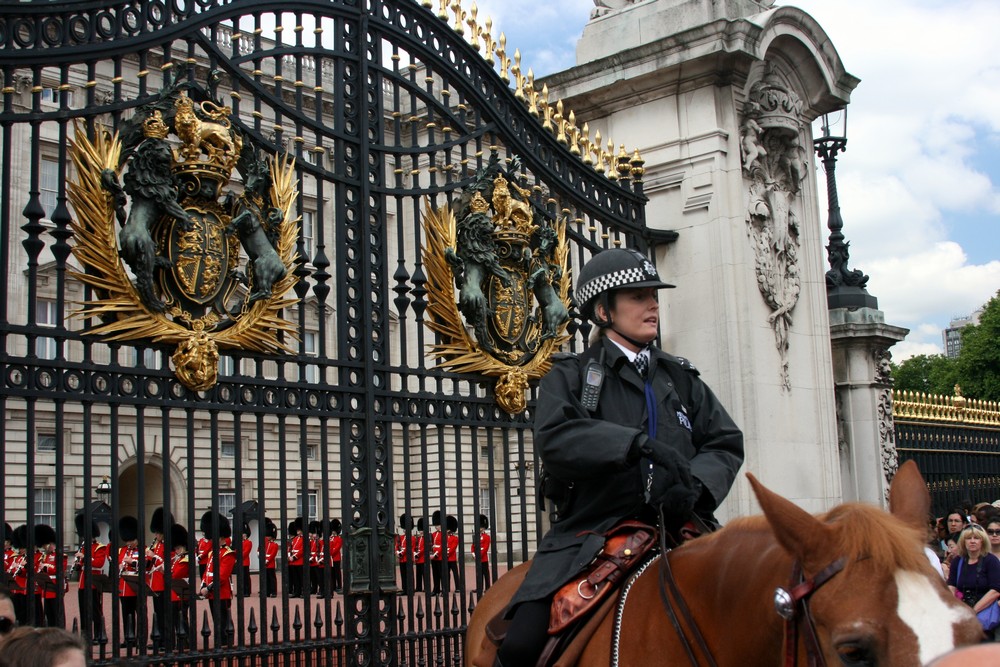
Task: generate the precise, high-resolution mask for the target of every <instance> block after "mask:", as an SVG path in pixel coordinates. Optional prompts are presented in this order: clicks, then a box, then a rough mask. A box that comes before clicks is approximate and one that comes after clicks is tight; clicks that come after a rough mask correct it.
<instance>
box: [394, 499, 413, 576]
mask: <svg viewBox="0 0 1000 667" xmlns="http://www.w3.org/2000/svg"><path fill="white" fill-rule="evenodd" d="M411 530H413V519H411V518H410V515H409V514H400V515H399V533H398V534H397V535H396V561H397V562H398V563H399V583H400V586H401V587H402V589H403V595H410V594H412V593H413V581H412V580H413V566H412V565H410V560H411V556H412V550H413V538H412V537H411V536H410V531H411Z"/></svg>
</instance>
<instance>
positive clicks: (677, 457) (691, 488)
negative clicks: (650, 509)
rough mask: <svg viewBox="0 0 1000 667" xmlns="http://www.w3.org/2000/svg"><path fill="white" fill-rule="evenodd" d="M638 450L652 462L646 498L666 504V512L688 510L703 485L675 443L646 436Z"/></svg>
mask: <svg viewBox="0 0 1000 667" xmlns="http://www.w3.org/2000/svg"><path fill="white" fill-rule="evenodd" d="M636 450H637V452H636V453H637V454H638V455H639V456H641V457H643V458H646V459H649V460H650V461H652V463H653V469H652V479H651V480H649V482H648V483H649V487H648V493H647V496H646V501H647V502H648V503H649V504H650V505H653V506H657V505H663V509H664V511H665V512H666V513H667V514H671V515H674V516H679V517H683V516H685V515H687V514H689V513H690V512H691V510H692V509H694V504H695V502H696V501H697V500H698V496H699V495H700V493H701V489H700V486H701V485H700V484H699V483H698V482H697V480H695V479H694V478H693V477H692V476H691V464H690V462H689V461H688V460H687V459H686V458H684V457H683V456H682V455H681V454H680V453H678V452H677V451H676V450H675V449H674V448H673V447H670V446H669V445H667V444H665V443H662V442H659V441H657V440H651V439H649V438H647V437H642V438H640V439H639V441H638V442H637V443H636Z"/></svg>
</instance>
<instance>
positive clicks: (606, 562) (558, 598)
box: [549, 521, 656, 635]
mask: <svg viewBox="0 0 1000 667" xmlns="http://www.w3.org/2000/svg"><path fill="white" fill-rule="evenodd" d="M655 535H656V531H655V530H654V529H653V528H652V527H651V526H648V525H646V524H644V523H639V522H637V521H625V522H622V523H620V524H618V525H617V526H615V527H614V528H612V529H611V530H609V531H608V532H607V533H606V535H605V541H604V548H603V549H602V550H601V552H600V553H599V554H598V555H597V556H596V557H595V558H594V560H593V562H592V563H591V565H590V567H589V568H588V569H587V571H586V572H584V573H583V574H584V576H582V577H580V578H577V579H574V580H573V581H570V582H569V583H568V584H566V585H564V586H563V587H562V588H560V589H559V590H558V591H556V594H555V596H554V597H553V598H552V611H551V613H550V615H549V634H550V635H555V634H559V633H560V632H562V631H563V630H565V629H566V628H568V627H569V626H571V625H572V624H573V623H575V622H576V621H577V619H579V618H581V617H582V616H584V615H586V614H587V613H589V612H590V611H591V610H592V609H593V608H594V607H595V606H597V605H598V604H599V603H600V602H601V600H603V599H604V598H605V597H606V596H607V595H608V594H609V593H610V592H611V590H612V589H614V588H615V585H616V584H617V583H618V582H619V581H621V580H622V578H623V577H624V576H625V574H627V573H628V572H629V570H631V569H632V568H634V567H635V566H636V565H638V564H639V562H640V561H641V560H642V557H643V556H645V555H646V553H647V552H649V550H650V549H652V548H653V545H654V544H655V543H656V538H655Z"/></svg>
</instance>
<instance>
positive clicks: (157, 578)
mask: <svg viewBox="0 0 1000 667" xmlns="http://www.w3.org/2000/svg"><path fill="white" fill-rule="evenodd" d="M172 523H173V519H172V518H171V517H170V514H169V513H167V515H166V517H165V518H164V512H163V508H162V507H157V508H156V509H155V510H153V516H152V518H151V519H150V521H149V532H151V533H152V534H153V542H152V544H150V545H149V546H148V547H146V583H147V584H149V589H150V590H151V591H153V643H154V644H155V643H157V641H162V639H163V638H164V637H165V636H166V630H167V615H168V613H167V596H166V594H165V590H166V577H164V573H163V570H164V568H165V567H166V562H167V561H166V544H164V541H163V538H164V535H165V531H166V526H168V525H170V524H172ZM155 648H159V646H154V649H155Z"/></svg>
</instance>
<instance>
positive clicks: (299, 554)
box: [285, 517, 306, 598]
mask: <svg viewBox="0 0 1000 667" xmlns="http://www.w3.org/2000/svg"><path fill="white" fill-rule="evenodd" d="M285 539H287V540H288V545H287V547H286V548H287V550H288V551H287V553H288V595H289V597H293V598H296V597H302V574H303V573H302V566H303V565H305V553H306V549H305V540H304V539H303V538H302V518H301V517H299V518H298V519H296V520H295V521H292V522H291V523H290V524H288V532H287V533H286V536H285Z"/></svg>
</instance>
